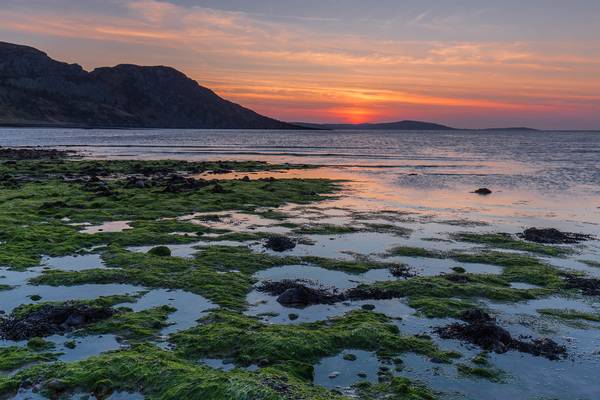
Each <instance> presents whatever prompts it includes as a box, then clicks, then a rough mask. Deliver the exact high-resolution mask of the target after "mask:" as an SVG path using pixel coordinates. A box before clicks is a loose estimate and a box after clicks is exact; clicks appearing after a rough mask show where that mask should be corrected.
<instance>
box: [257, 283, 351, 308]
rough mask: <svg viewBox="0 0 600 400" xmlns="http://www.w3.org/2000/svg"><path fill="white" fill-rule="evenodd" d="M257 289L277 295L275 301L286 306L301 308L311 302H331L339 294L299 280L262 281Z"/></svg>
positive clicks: (311, 303) (334, 301)
mask: <svg viewBox="0 0 600 400" xmlns="http://www.w3.org/2000/svg"><path fill="white" fill-rule="evenodd" d="M258 290H259V291H261V292H265V293H269V294H271V295H274V296H277V302H278V303H279V304H282V305H284V306H286V307H295V308H303V307H306V306H309V305H313V304H333V303H336V302H338V301H341V299H342V298H341V296H340V295H338V294H336V293H335V292H333V291H329V290H326V289H323V288H314V287H310V286H308V285H305V284H304V283H302V282H299V281H290V280H283V281H280V282H263V283H262V284H261V285H260V286H259V287H258Z"/></svg>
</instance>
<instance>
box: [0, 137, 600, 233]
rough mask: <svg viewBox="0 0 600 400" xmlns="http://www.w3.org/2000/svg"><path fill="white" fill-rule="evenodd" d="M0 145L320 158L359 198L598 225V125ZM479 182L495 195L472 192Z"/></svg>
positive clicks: (101, 154) (134, 154) (116, 154)
mask: <svg viewBox="0 0 600 400" xmlns="http://www.w3.org/2000/svg"><path fill="white" fill-rule="evenodd" d="M0 146H50V147H65V146H67V147H70V148H73V149H75V150H78V151H80V152H82V153H83V154H85V155H87V156H89V157H94V158H142V159H164V158H172V159H186V160H265V161H269V162H278V163H279V162H290V163H307V164H320V165H325V166H328V168H327V169H324V170H320V171H318V172H317V173H312V175H311V177H328V178H335V177H341V178H349V179H351V180H355V181H358V182H363V183H364V184H363V185H362V186H361V187H360V189H361V190H359V191H361V192H362V194H363V195H367V196H368V197H370V198H371V200H374V201H376V202H380V203H381V202H382V201H384V200H385V201H388V202H390V201H392V202H393V203H394V204H391V205H392V206H399V207H403V208H406V207H407V206H412V207H416V208H421V209H422V208H427V209H432V210H434V211H437V212H439V211H440V210H454V211H456V214H457V215H459V216H460V215H465V214H466V213H469V212H471V213H472V212H473V210H477V211H478V212H479V214H484V213H487V214H489V215H494V216H498V215H501V216H511V217H512V218H513V219H514V218H517V217H518V216H523V215H527V216H532V215H535V216H536V217H538V218H539V217H541V216H543V217H544V219H548V220H549V222H546V225H548V224H552V225H559V226H561V225H566V224H568V223H569V222H570V221H576V222H580V223H581V222H585V223H586V225H585V226H583V228H585V229H584V230H586V231H589V230H592V231H593V230H598V231H600V228H599V227H600V208H599V207H600V132H556V131H552V132H516V131H493V132H491V131H444V132H439V131H241V130H226V131H215V130H168V129H159V130H101V129H90V130H85V129H10V128H5V129H0ZM483 186H485V187H489V188H491V189H492V190H493V191H494V195H493V196H490V197H488V198H482V197H480V196H472V195H470V191H472V190H474V189H477V188H479V187H483ZM475 217H481V215H475ZM517 221H519V222H520V223H521V224H522V225H525V224H527V223H533V222H535V221H531V222H530V221H524V220H522V219H518V218H517ZM589 224H592V225H593V226H592V227H590V226H588V225H589Z"/></svg>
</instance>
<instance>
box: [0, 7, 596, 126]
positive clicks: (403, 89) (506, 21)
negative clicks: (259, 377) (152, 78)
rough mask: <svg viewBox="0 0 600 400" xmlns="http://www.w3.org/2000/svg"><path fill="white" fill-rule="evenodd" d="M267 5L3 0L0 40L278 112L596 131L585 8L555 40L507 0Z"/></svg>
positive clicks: (592, 47) (592, 44)
mask: <svg viewBox="0 0 600 400" xmlns="http://www.w3.org/2000/svg"><path fill="white" fill-rule="evenodd" d="M549 1H553V0H549ZM237 3H239V4H237ZM261 3H265V4H264V5H265V7H264V9H261V8H259V7H260V5H261ZM267 3H269V2H268V1H264V2H261V1H258V2H257V3H254V4H253V8H252V9H249V8H248V7H246V6H244V4H249V3H242V2H236V1H235V0H230V1H225V0H224V1H223V2H221V3H220V4H227V7H219V6H215V4H219V3H218V2H211V1H198V2H194V1H173V2H167V1H154V0H133V1H128V0H122V1H121V0H119V1H117V0H109V1H103V2H100V1H93V0H85V1H81V2H80V3H76V5H74V3H73V2H67V1H66V0H52V1H49V2H42V1H39V0H38V1H31V2H29V1H16V0H8V1H7V4H6V5H3V7H2V9H0V19H1V20H2V21H3V22H2V26H0V34H1V37H0V39H1V40H6V41H13V42H18V43H23V44H29V45H33V46H35V47H38V48H40V49H42V50H44V51H47V52H48V53H49V55H50V56H52V57H54V58H57V59H62V60H66V61H69V62H78V63H80V64H82V65H83V66H84V67H86V68H88V69H91V68H94V67H98V66H104V65H114V64H117V63H124V62H127V63H137V64H150V65H157V64H163V65H171V66H174V67H176V68H178V69H180V70H182V71H183V72H185V73H186V74H188V75H189V76H190V77H192V78H194V79H196V80H198V81H199V83H200V84H202V85H204V86H207V87H209V88H211V89H213V90H215V91H216V92H217V93H218V94H220V95H222V96H223V97H225V98H228V99H230V100H233V101H236V102H238V103H241V104H243V105H245V106H248V107H250V108H253V109H255V110H256V111H258V112H261V113H264V114H267V115H269V116H273V117H276V118H279V119H283V120H288V121H300V120H302V121H314V122H353V123H360V122H374V121H392V120H401V119H421V120H428V121H434V122H440V123H446V124H450V125H453V126H458V127H469V128H472V127H489V126H520V125H528V126H533V127H538V128H550V129H561V128H568V127H570V128H579V129H598V128H600V36H599V35H598V34H599V32H600V29H598V27H590V28H589V29H588V30H587V31H586V30H585V29H579V28H580V27H579V26H576V25H575V24H577V23H578V24H579V25H581V24H583V23H584V22H585V21H587V20H586V19H585V18H586V15H585V14H586V11H588V12H590V11H594V10H586V9H583V8H581V7H580V9H577V7H570V8H565V10H554V11H553V12H562V15H563V16H566V17H567V19H568V17H569V15H567V14H565V13H568V12H574V11H572V10H573V9H576V10H577V12H578V13H580V14H581V15H579V14H577V15H572V16H571V19H572V22H571V24H572V25H573V26H571V25H564V27H562V30H563V31H562V33H561V34H559V35H557V34H556V29H558V27H557V26H555V27H554V30H552V29H551V27H548V28H546V29H548V32H542V30H543V29H545V28H544V26H546V25H544V24H542V22H544V21H537V20H529V21H528V24H531V25H533V26H534V27H535V26H537V25H536V23H539V27H538V28H537V30H532V29H530V27H529V26H525V25H521V24H520V23H515V22H512V21H513V20H515V18H510V15H507V16H505V14H507V13H508V12H509V11H510V10H508V9H506V7H508V6H505V9H491V10H487V11H486V9H484V10H483V11H481V10H479V9H472V7H471V8H467V9H462V10H459V11H456V10H454V9H444V10H439V9H438V8H440V7H438V8H432V7H430V8H427V5H428V4H427V3H436V2H432V1H423V2H414V1H408V2H407V3H406V4H405V5H406V7H401V8H398V7H396V6H395V5H394V2H390V1H385V0H383V1H382V2H381V7H380V8H385V7H387V8H388V9H385V10H375V11H372V12H379V14H377V15H375V14H374V15H368V13H367V11H366V9H361V8H360V7H363V8H364V5H363V6H361V5H360V4H364V3H360V2H357V1H354V0H348V2H347V3H346V4H348V7H347V8H348V9H347V10H345V9H344V10H340V9H339V4H341V3H344V1H338V2H337V3H336V4H337V5H338V8H337V9H335V10H334V11H335V12H333V11H331V10H329V9H328V8H327V7H326V6H327V5H328V4H329V3H330V1H327V0H324V1H322V2H321V3H318V4H321V5H320V6H319V5H317V3H314V4H315V5H314V7H313V8H314V10H313V14H307V13H308V11H311V10H308V11H307V10H306V9H302V10H300V9H297V8H296V7H292V6H291V4H292V3H291V2H290V6H289V7H287V8H286V7H285V4H284V5H281V4H282V2H279V3H278V6H277V7H278V8H274V7H275V6H273V4H275V3H269V4H267ZM283 3H286V2H285V1H284V2H283ZM409 3H414V4H412V5H411V4H409ZM437 3H439V2H437ZM465 3H470V2H469V1H467V2H465ZM481 3H482V2H479V3H477V4H481ZM483 3H486V2H483ZM510 3H512V1H508V2H507V4H510ZM533 3H535V1H533ZM575 3H577V1H575ZM306 4H312V1H311V0H308V1H307V3H306ZM395 4H397V2H395ZM473 4H476V2H473ZM489 4H490V5H491V4H494V3H492V2H489ZM516 4H517V3H516V2H515V6H516ZM546 4H547V3H546ZM581 4H582V5H585V4H592V3H590V2H588V1H584V0H582V1H581ZM267 5H268V7H267ZM421 5H422V7H424V8H423V9H420V8H419V7H421ZM409 6H410V7H409ZM319 7H321V8H319ZM442 8H443V7H442ZM406 9H408V11H406ZM336 10H337V11H336ZM520 10H521V11H522V12H526V11H527V10H526V7H525V8H523V7H522V8H521V9H520ZM569 10H571V11H569ZM533 11H535V12H536V13H537V14H533ZM540 12H541V13H543V12H545V11H544V10H541V11H540V10H539V9H537V10H532V15H539V13H540ZM282 13H289V15H287V14H286V15H282ZM294 13H296V14H298V15H296V14H294ZM300 14H301V15H300ZM339 14H343V15H341V16H340V15H339ZM388 14H389V15H393V18H392V17H390V18H389V19H388V18H387V15H388ZM542 16H543V15H542ZM342 17H343V18H342ZM582 21H583V22H582ZM511 24H514V25H511ZM586 32H587V35H588V36H589V37H587V38H586V36H585V35H586Z"/></svg>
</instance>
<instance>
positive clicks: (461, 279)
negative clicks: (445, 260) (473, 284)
mask: <svg viewBox="0 0 600 400" xmlns="http://www.w3.org/2000/svg"><path fill="white" fill-rule="evenodd" d="M444 278H446V279H447V280H449V281H450V282H454V283H461V284H464V283H469V281H470V279H469V277H468V276H467V275H463V274H447V275H444Z"/></svg>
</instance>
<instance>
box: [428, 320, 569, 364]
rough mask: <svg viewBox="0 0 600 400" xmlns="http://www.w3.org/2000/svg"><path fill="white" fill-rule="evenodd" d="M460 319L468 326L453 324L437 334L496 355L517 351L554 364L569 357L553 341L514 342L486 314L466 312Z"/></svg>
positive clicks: (513, 339)
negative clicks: (542, 358) (544, 358)
mask: <svg viewBox="0 0 600 400" xmlns="http://www.w3.org/2000/svg"><path fill="white" fill-rule="evenodd" d="M460 318H461V319H462V320H463V321H465V322H466V324H462V323H453V324H450V325H447V326H443V327H438V328H435V329H434V332H435V333H437V334H438V335H439V336H440V337H441V338H442V339H458V340H464V341H467V342H469V343H472V344H475V345H477V346H479V347H481V348H482V349H484V350H487V351H494V352H496V353H505V352H507V351H508V350H517V351H520V352H524V353H529V354H532V355H535V356H541V357H546V358H548V359H550V360H557V359H559V358H561V357H563V356H566V348H565V347H564V346H561V345H559V344H557V343H556V342H554V341H553V340H551V339H547V338H543V339H534V340H532V341H531V342H525V341H522V340H518V339H515V338H513V337H512V336H511V334H510V333H509V332H508V331H507V330H506V329H504V328H502V327H500V326H498V324H497V323H496V319H495V318H492V317H491V316H490V315H489V314H487V313H486V312H484V311H482V310H478V309H473V310H468V311H465V312H464V313H463V314H462V315H461V317H460Z"/></svg>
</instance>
